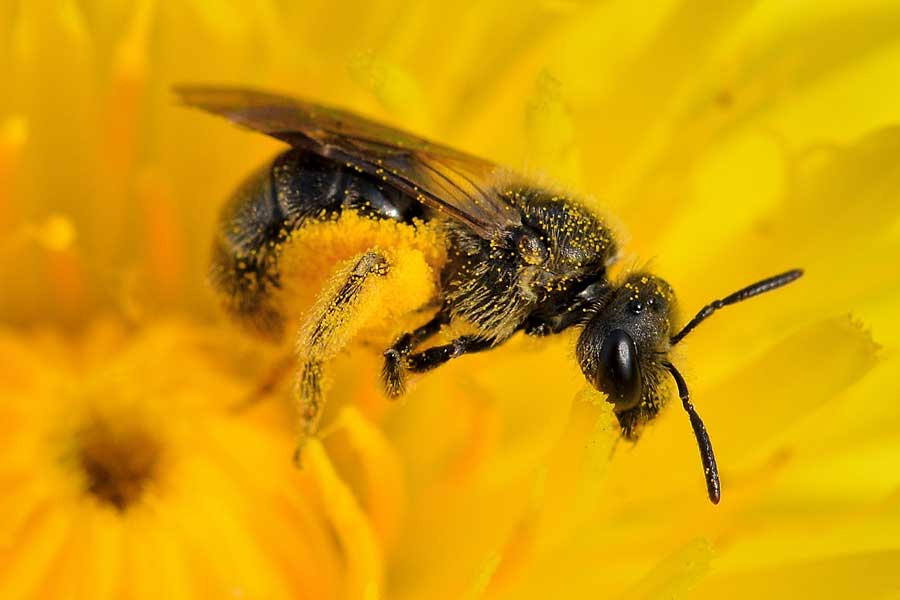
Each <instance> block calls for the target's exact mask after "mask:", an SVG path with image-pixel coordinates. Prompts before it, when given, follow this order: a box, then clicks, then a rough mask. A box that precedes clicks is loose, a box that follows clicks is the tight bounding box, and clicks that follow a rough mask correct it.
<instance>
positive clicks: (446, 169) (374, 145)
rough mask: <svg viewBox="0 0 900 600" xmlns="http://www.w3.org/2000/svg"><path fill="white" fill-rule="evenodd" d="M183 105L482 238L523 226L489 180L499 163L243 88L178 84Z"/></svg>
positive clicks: (356, 118) (325, 109) (334, 111)
mask: <svg viewBox="0 0 900 600" xmlns="http://www.w3.org/2000/svg"><path fill="white" fill-rule="evenodd" d="M176 93H177V94H178V95H179V96H180V98H181V100H182V102H183V103H184V104H186V105H188V106H193V107H196V108H201V109H203V110H206V111H208V112H211V113H214V114H217V115H221V116H224V117H227V118H228V119H230V120H231V121H234V122H235V123H238V124H239V125H243V126H244V127H247V128H249V129H253V130H255V131H259V132H262V133H265V134H267V135H270V136H272V137H274V138H277V139H280V140H282V141H285V142H287V143H289V144H291V145H292V146H295V147H301V148H305V149H308V150H310V151H312V152H315V153H316V154H319V155H321V156H324V157H326V158H330V159H333V160H335V161H337V162H342V163H346V164H347V166H350V167H354V168H357V169H359V170H361V171H364V172H366V173H369V174H371V175H375V176H376V177H380V178H381V179H383V180H384V181H385V182H386V183H387V184H389V185H391V186H392V187H395V188H397V189H399V190H401V191H402V192H404V193H406V194H409V195H411V196H413V197H414V198H417V199H418V200H419V201H420V202H422V203H423V204H425V205H426V206H430V207H431V208H434V209H437V210H440V211H442V212H443V213H444V214H447V215H449V216H450V217H453V218H455V219H456V220H458V221H460V222H462V223H463V224H465V225H467V226H468V227H469V228H471V229H472V230H473V231H474V232H475V233H477V234H478V235H480V236H481V237H484V238H486V239H491V238H492V237H494V236H496V235H498V234H499V233H501V232H502V231H503V230H508V229H511V228H514V227H517V226H520V225H521V220H520V218H519V212H518V211H517V210H516V209H515V208H514V207H512V206H510V204H509V203H508V202H507V201H506V200H505V199H504V198H503V197H501V196H500V195H499V194H497V193H496V192H495V191H494V189H493V187H492V185H491V184H490V181H491V177H492V174H493V172H494V170H495V169H496V165H494V164H493V163H491V162H489V161H486V160H484V159H481V158H478V157H475V156H472V155H469V154H466V153H464V152H460V151H458V150H454V149H452V148H448V147H446V146H442V145H440V144H436V143H433V142H429V141H427V140H425V139H422V138H419V137H417V136H414V135H412V134H410V133H407V132H405V131H401V130H399V129H394V128H392V127H388V126H386V125H381V124H379V123H375V122H373V121H370V120H368V119H365V118H363V117H360V116H357V115H354V114H352V113H349V112H346V111H343V110H340V109H336V108H331V107H328V106H322V105H320V104H313V103H311V102H306V101H303V100H297V99H293V98H287V97H284V96H278V95H274V94H268V93H265V92H258V91H254V90H247V89H241V88H216V87H202V86H188V87H179V88H176Z"/></svg>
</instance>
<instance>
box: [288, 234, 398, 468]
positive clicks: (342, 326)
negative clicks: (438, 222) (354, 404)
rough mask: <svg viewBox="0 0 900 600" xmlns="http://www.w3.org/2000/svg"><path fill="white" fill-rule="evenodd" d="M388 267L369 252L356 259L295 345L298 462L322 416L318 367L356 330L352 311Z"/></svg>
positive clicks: (337, 350)
mask: <svg viewBox="0 0 900 600" xmlns="http://www.w3.org/2000/svg"><path fill="white" fill-rule="evenodd" d="M389 269H390V266H389V264H388V261H387V259H386V258H385V257H384V256H383V255H381V254H380V253H378V252H375V251H369V252H366V253H365V254H363V255H362V256H360V257H359V259H357V261H356V263H355V264H353V266H352V267H351V268H350V270H349V272H348V273H347V276H346V280H345V281H344V283H343V284H342V285H341V286H340V287H338V289H337V291H336V292H334V293H333V295H332V296H331V297H330V298H329V299H328V300H327V301H324V302H320V303H319V305H318V306H319V307H320V308H318V309H317V310H316V312H314V314H313V318H312V319H310V320H309V321H308V324H307V326H306V327H304V333H302V334H301V337H300V343H299V344H298V355H299V358H300V360H301V361H302V364H303V367H302V369H301V370H300V376H299V378H298V379H297V382H296V387H295V393H296V396H297V399H298V403H299V406H300V440H299V443H298V446H297V452H296V453H295V455H294V459H295V460H296V461H299V459H300V452H301V451H302V449H303V445H304V443H305V442H306V440H307V439H308V438H309V437H311V436H314V435H315V434H316V431H317V430H318V428H319V420H320V418H321V416H322V406H323V404H324V396H323V393H322V365H323V363H324V362H325V361H326V360H328V359H330V358H332V357H333V356H335V355H336V354H337V353H338V352H339V351H340V349H341V348H343V347H344V345H346V343H347V342H348V341H349V339H350V337H351V336H352V334H353V333H354V332H355V330H356V328H358V325H359V324H358V323H355V322H354V319H353V316H354V314H353V310H354V308H355V307H356V306H357V304H358V303H359V300H360V298H361V296H362V295H363V293H364V290H365V288H366V284H367V282H369V281H370V280H371V279H372V278H373V277H384V276H385V275H387V273H388V271H389Z"/></svg>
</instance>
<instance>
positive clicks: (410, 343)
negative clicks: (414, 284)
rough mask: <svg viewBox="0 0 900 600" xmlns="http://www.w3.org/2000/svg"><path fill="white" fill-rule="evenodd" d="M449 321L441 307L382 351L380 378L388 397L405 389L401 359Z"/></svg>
mask: <svg viewBox="0 0 900 600" xmlns="http://www.w3.org/2000/svg"><path fill="white" fill-rule="evenodd" d="M449 322H450V314H449V313H448V312H447V311H446V310H445V309H443V308H442V309H441V310H440V311H438V313H437V314H436V315H435V316H434V317H432V319H431V320H430V321H428V322H427V323H425V324H424V325H422V326H421V327H418V328H417V329H414V330H413V331H411V332H409V333H404V334H403V335H401V336H400V337H399V338H397V341H396V342H394V345H393V346H391V347H390V348H388V349H387V350H385V351H384V367H383V368H382V370H381V380H382V383H383V384H384V391H385V394H387V396H388V398H398V397H399V396H401V395H402V394H403V392H404V391H406V385H405V382H404V380H403V361H404V360H405V359H406V357H407V356H409V355H410V353H411V352H412V351H413V350H415V349H416V347H417V346H418V345H419V344H421V343H422V342H424V341H425V340H427V339H428V338H430V337H431V336H433V335H434V334H436V333H437V332H438V331H440V330H441V327H443V326H444V325H446V324H447V323H449Z"/></svg>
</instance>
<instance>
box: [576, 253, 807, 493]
mask: <svg viewBox="0 0 900 600" xmlns="http://www.w3.org/2000/svg"><path fill="white" fill-rule="evenodd" d="M802 274H803V271H801V270H799V269H794V270H792V271H787V272H785V273H782V274H780V275H775V276H774V277H769V278H768V279H763V280H762V281H758V282H756V283H754V284H752V285H749V286H747V287H745V288H742V289H740V290H738V291H736V292H734V293H733V294H729V295H728V296H725V297H724V298H722V299H720V300H713V301H712V302H710V303H709V304H707V305H706V306H704V307H703V308H702V309H701V310H700V312H698V313H697V314H696V315H695V316H694V318H693V319H691V320H690V321H689V322H688V323H687V325H685V326H684V327H682V328H681V330H680V331H678V332H677V333H675V334H674V335H673V334H672V333H671V331H670V330H671V326H672V323H673V321H674V308H675V295H674V294H673V292H672V288H671V287H670V286H669V284H667V283H666V282H665V281H663V280H662V279H660V278H658V277H655V276H653V275H647V274H643V273H635V274H632V275H630V276H629V277H628V278H627V279H626V280H625V282H624V283H623V284H622V285H621V286H619V287H618V288H617V289H616V290H615V291H614V292H613V293H612V294H611V295H610V296H609V298H608V300H607V301H606V302H604V303H603V305H602V307H601V308H600V309H599V310H598V311H597V312H596V313H595V314H594V315H593V316H592V317H591V319H590V320H589V321H588V322H587V323H586V324H585V326H584V329H583V330H582V332H581V336H580V337H579V338H578V346H577V349H576V354H577V356H578V363H579V365H581V370H582V372H583V373H584V376H585V377H586V378H587V380H588V381H589V382H590V383H591V384H592V385H593V386H594V387H595V388H596V389H597V390H599V391H601V392H603V393H605V394H606V395H607V398H608V400H609V401H610V402H611V403H612V404H613V405H614V406H615V409H614V410H615V412H616V415H617V416H618V417H619V421H620V423H623V431H624V433H625V435H626V437H633V436H634V430H633V428H632V425H633V424H634V422H635V421H634V416H635V415H644V417H643V418H644V419H645V420H646V419H649V418H651V417H652V416H653V415H655V414H656V410H657V407H656V405H655V402H656V398H657V394H656V388H657V387H658V386H659V383H660V374H661V373H664V372H666V371H668V372H669V374H670V375H671V376H672V379H673V380H674V381H675V385H676V387H677V388H678V396H679V397H680V398H681V403H682V406H684V410H685V411H686V412H687V414H688V417H689V418H690V420H691V427H692V429H693V430H694V436H695V437H696V438H697V445H698V447H699V448H700V460H701V461H702V463H703V473H704V475H705V477H706V490H707V493H708V494H709V499H710V500H711V501H712V502H713V503H718V502H719V498H720V495H721V487H720V484H719V472H718V467H717V466H716V458H715V455H714V454H713V448H712V442H710V440H709V434H708V433H707V432H706V427H705V426H704V424H703V421H702V420H701V419H700V415H698V414H697V411H696V410H695V409H694V405H693V404H692V403H691V398H690V393H689V392H688V388H687V383H686V382H685V380H684V378H683V377H682V376H681V373H679V372H678V369H676V368H675V366H674V365H673V364H672V363H671V362H669V360H668V353H669V350H670V349H671V347H672V346H674V345H675V344H677V343H679V342H680V341H681V340H682V339H684V337H685V336H686V335H687V334H689V333H690V332H691V331H693V330H694V328H695V327H696V326H697V325H699V324H700V323H701V322H703V321H704V320H705V319H706V318H708V317H709V316H710V315H712V314H713V313H714V312H716V311H717V310H719V309H720V308H724V307H725V306H728V305H730V304H735V303H737V302H740V301H742V300H746V299H748V298H752V297H753V296H756V295H758V294H762V293H764V292H768V291H771V290H774V289H775V288H778V287H781V286H783V285H786V284H788V283H790V282H792V281H794V280H796V279H797V278H799V277H800V276H801V275H802ZM626 424H627V425H626Z"/></svg>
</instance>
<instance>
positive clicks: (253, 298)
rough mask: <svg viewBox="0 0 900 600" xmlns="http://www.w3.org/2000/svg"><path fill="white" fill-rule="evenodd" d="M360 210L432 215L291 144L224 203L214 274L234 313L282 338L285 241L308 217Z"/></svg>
mask: <svg viewBox="0 0 900 600" xmlns="http://www.w3.org/2000/svg"><path fill="white" fill-rule="evenodd" d="M345 209H353V210H357V211H359V212H360V213H361V214H364V215H366V216H369V217H371V218H375V219H391V220H396V221H401V222H405V223H412V221H413V219H416V218H418V219H423V220H427V218H428V217H429V215H428V214H426V212H425V211H424V209H423V207H422V205H421V204H419V203H418V202H416V201H415V200H414V199H413V198H410V197H408V196H405V195H403V194H401V193H400V192H398V191H397V190H394V189H393V188H387V187H383V186H381V185H380V181H379V180H378V179H376V178H375V177H373V176H371V175H368V174H366V173H360V172H358V171H355V170H353V169H350V168H347V167H345V166H344V165H342V164H338V163H335V162H333V161H331V160H329V159H326V158H322V157H320V156H318V155H315V154H312V153H309V152H305V151H303V150H301V149H296V148H295V149H292V150H289V151H287V152H285V153H284V154H281V155H279V156H278V157H276V158H275V160H274V161H273V162H272V163H271V164H269V165H266V166H265V167H263V168H262V169H260V170H258V171H256V172H255V173H254V174H252V175H251V176H250V177H249V178H248V179H247V180H246V181H245V182H244V183H243V184H242V185H241V186H240V187H239V188H238V189H237V190H236V191H235V193H234V195H233V196H232V198H231V200H230V201H229V202H228V203H227V204H226V205H225V207H224V209H223V211H222V214H221V217H220V222H219V230H218V232H217V235H216V237H215V242H214V246H213V258H212V269H211V278H212V282H213V285H214V286H215V287H216V289H217V290H218V291H219V292H220V294H222V296H223V299H224V302H225V307H226V309H228V311H229V312H231V313H232V315H233V316H235V317H237V318H238V320H240V321H241V322H242V323H244V324H246V325H248V326H249V327H250V328H251V329H253V330H255V331H256V332H257V333H260V334H262V335H264V336H265V337H269V338H275V339H277V338H279V337H280V336H281V334H282V332H283V329H284V319H283V316H282V315H281V313H280V312H279V310H278V309H277V307H276V305H275V304H274V303H273V301H272V292H273V291H274V290H277V289H278V288H279V287H280V286H281V281H280V274H279V270H278V258H279V254H280V251H281V247H282V244H284V243H285V242H286V241H288V240H289V239H290V238H291V237H292V236H293V235H294V233H295V232H296V231H298V230H300V229H301V228H302V227H303V226H304V224H306V223H309V222H311V221H324V220H329V219H335V218H337V217H338V216H339V215H340V214H341V212H342V211H343V210H345Z"/></svg>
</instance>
